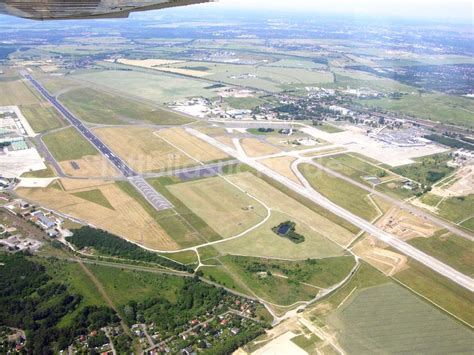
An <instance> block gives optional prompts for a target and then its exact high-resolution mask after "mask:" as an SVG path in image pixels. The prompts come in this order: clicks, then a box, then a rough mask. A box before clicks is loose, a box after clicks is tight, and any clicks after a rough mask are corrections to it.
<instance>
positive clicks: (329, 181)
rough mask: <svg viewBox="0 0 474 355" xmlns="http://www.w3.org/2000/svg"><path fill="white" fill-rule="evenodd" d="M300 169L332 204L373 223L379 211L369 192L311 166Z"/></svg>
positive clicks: (302, 166) (301, 166) (305, 165)
mask: <svg viewBox="0 0 474 355" xmlns="http://www.w3.org/2000/svg"><path fill="white" fill-rule="evenodd" d="M299 169H300V171H301V173H302V174H303V175H304V177H305V178H306V179H307V180H308V182H309V183H310V184H311V186H312V187H313V188H314V189H315V190H316V191H318V192H319V193H321V194H322V195H324V196H325V197H327V198H328V199H330V200H331V201H332V202H335V203H337V204H338V205H339V206H341V207H343V208H345V209H347V210H349V211H350V212H352V213H354V214H356V215H357V216H359V217H361V218H364V219H365V220H368V221H372V220H373V219H374V218H375V217H377V215H378V212H377V209H376V207H375V206H374V204H373V203H372V202H371V201H370V200H369V198H368V194H367V191H365V190H363V189H361V188H359V187H357V186H354V185H352V184H350V183H348V182H346V181H344V180H342V179H339V178H337V177H334V176H332V175H329V174H327V173H325V172H324V171H322V170H320V169H318V168H316V167H315V166H313V165H310V164H302V165H300V166H299Z"/></svg>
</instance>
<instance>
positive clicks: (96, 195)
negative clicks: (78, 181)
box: [73, 189, 114, 210]
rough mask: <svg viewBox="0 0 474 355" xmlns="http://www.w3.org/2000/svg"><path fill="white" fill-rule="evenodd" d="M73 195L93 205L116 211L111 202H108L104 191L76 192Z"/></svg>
mask: <svg viewBox="0 0 474 355" xmlns="http://www.w3.org/2000/svg"><path fill="white" fill-rule="evenodd" d="M73 195H74V196H77V197H79V198H82V199H84V200H87V201H90V202H92V203H96V204H98V205H100V206H103V207H106V208H110V209H111V210H113V209H114V208H113V207H112V205H111V204H110V202H109V200H107V197H105V196H104V194H103V193H102V191H100V190H99V189H93V190H88V191H80V192H75V193H73Z"/></svg>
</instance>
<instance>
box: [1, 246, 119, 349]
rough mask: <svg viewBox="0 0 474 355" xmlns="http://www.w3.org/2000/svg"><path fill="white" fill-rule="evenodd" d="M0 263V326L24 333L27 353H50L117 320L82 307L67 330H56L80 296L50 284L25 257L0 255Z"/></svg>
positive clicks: (111, 313) (100, 310)
mask: <svg viewBox="0 0 474 355" xmlns="http://www.w3.org/2000/svg"><path fill="white" fill-rule="evenodd" d="M0 262H1V263H3V264H4V265H2V266H1V267H0V324H2V325H6V326H9V327H14V328H20V329H23V330H25V332H26V337H27V340H28V342H27V350H28V352H29V353H33V354H52V353H53V352H54V351H57V350H59V349H64V348H65V347H66V346H68V345H69V344H71V341H72V339H74V337H76V336H78V335H80V334H86V333H87V332H89V331H90V330H93V329H99V328H101V327H103V326H105V325H107V324H111V323H114V322H117V321H118V318H117V316H116V315H115V313H114V311H113V310H111V309H109V308H107V307H85V308H84V309H82V310H81V312H79V313H78V315H77V316H76V317H75V318H74V320H73V321H72V322H71V326H70V327H66V328H59V327H58V326H57V325H58V323H59V321H60V320H61V319H62V318H63V317H64V316H65V315H66V314H68V313H70V312H72V311H74V310H76V309H77V307H78V305H79V303H80V302H81V299H82V297H81V295H77V294H70V293H69V292H68V290H67V287H66V286H65V285H62V284H58V283H55V282H53V281H52V280H51V278H50V277H49V276H48V274H47V273H46V270H45V268H44V267H43V266H42V265H40V264H38V263H36V262H34V261H31V260H29V258H27V256H26V255H24V254H20V253H18V254H0Z"/></svg>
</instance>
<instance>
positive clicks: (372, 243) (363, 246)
mask: <svg viewBox="0 0 474 355" xmlns="http://www.w3.org/2000/svg"><path fill="white" fill-rule="evenodd" d="M385 247H386V246H385V245H384V244H383V243H381V242H379V241H378V240H376V239H375V238H373V237H366V238H364V239H362V240H361V241H360V242H358V243H357V244H356V245H355V246H354V247H353V248H352V251H353V252H354V253H355V254H356V255H357V256H359V257H361V258H362V259H364V261H366V262H367V263H369V264H370V265H372V266H373V267H375V268H376V269H379V270H380V271H382V272H383V273H385V274H386V275H390V276H392V275H395V274H396V273H397V272H400V271H402V270H405V269H406V268H407V267H408V266H407V261H408V258H407V257H406V256H405V255H403V254H399V253H396V252H393V251H390V250H386V249H384V248H385Z"/></svg>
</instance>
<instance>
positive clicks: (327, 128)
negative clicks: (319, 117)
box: [313, 123, 344, 133]
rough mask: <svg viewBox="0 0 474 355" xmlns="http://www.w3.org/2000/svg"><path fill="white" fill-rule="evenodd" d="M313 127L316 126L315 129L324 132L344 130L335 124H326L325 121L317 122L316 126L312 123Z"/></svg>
mask: <svg viewBox="0 0 474 355" xmlns="http://www.w3.org/2000/svg"><path fill="white" fill-rule="evenodd" d="M313 127H314V128H316V129H319V130H321V131H323V132H326V133H340V132H344V130H343V129H340V128H339V127H336V126H333V125H330V124H327V123H322V124H318V125H317V126H316V125H313Z"/></svg>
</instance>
